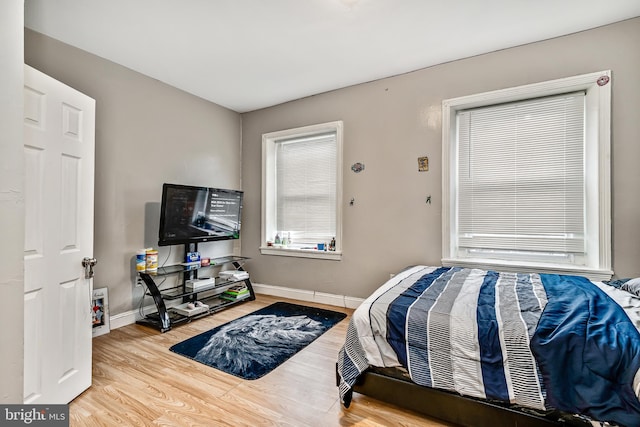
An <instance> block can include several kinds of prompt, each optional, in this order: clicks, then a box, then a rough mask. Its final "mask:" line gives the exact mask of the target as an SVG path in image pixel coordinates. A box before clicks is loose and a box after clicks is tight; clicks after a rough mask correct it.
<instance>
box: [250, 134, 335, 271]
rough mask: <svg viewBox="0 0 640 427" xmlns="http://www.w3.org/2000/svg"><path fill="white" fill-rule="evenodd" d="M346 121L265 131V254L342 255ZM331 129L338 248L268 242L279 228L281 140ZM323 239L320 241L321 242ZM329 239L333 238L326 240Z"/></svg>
mask: <svg viewBox="0 0 640 427" xmlns="http://www.w3.org/2000/svg"><path fill="white" fill-rule="evenodd" d="M343 127H344V126H343V122H342V121H333V122H327V123H321V124H316V125H310V126H303V127H298V128H293V129H286V130H281V131H276V132H269V133H265V134H263V135H262V206H261V207H262V209H261V228H260V235H261V237H260V253H261V254H262V255H279V256H291V257H299V258H317V259H328V260H341V259H342V186H343V177H342V175H343V174H342V164H343V160H342V159H343V153H342V151H343V150H342V147H343ZM328 132H335V134H336V212H335V215H336V218H335V221H336V236H335V239H336V248H335V251H318V250H316V249H305V248H304V247H296V246H295V245H294V246H289V245H288V246H286V247H279V248H276V247H273V246H267V241H269V240H271V239H273V236H274V235H275V233H276V232H277V231H279V230H277V229H276V224H275V218H276V209H277V207H276V195H275V188H276V169H275V168H276V165H275V157H276V145H277V143H278V142H279V141H282V140H290V139H292V138H302V137H309V136H314V135H319V134H325V133H328ZM318 243H320V242H318ZM326 243H329V242H326Z"/></svg>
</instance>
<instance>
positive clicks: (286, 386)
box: [69, 295, 450, 427]
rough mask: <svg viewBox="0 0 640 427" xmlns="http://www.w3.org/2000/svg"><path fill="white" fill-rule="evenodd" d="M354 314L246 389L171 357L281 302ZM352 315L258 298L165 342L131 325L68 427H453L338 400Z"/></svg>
mask: <svg viewBox="0 0 640 427" xmlns="http://www.w3.org/2000/svg"><path fill="white" fill-rule="evenodd" d="M276 301H289V302H294V303H296V302H297V303H301V304H305V305H313V306H317V307H322V308H326V309H330V310H336V311H342V312H344V313H347V314H348V315H349V317H347V318H346V319H345V320H343V321H342V322H340V323H338V324H337V325H336V326H334V327H333V328H332V329H330V330H329V331H328V332H326V333H325V334H324V335H322V336H321V337H320V338H318V339H317V340H316V341H314V342H313V343H312V344H311V345H309V346H307V347H306V348H305V349H303V350H302V351H300V352H299V353H297V354H296V355H295V356H293V357H292V358H291V359H289V360H288V361H286V362H285V363H284V364H282V365H281V366H280V367H278V368H276V369H275V370H274V371H272V372H270V373H269V374H267V375H266V376H264V377H262V378H260V379H258V380H253V381H247V380H242V379H239V378H236V377H234V376H232V375H229V374H226V373H224V372H221V371H218V370H216V369H214V368H210V367H208V366H205V365H203V364H200V363H198V362H195V361H192V360H190V359H187V358H186V357H183V356H180V355H177V354H175V353H173V352H171V351H169V347H170V346H172V345H173V344H176V343H178V342H180V341H182V340H185V339H187V338H190V337H192V336H194V335H197V334H199V333H201V332H205V331H207V330H209V329H211V328H214V327H216V326H219V325H221V324H223V323H226V322H228V321H230V320H233V319H235V318H238V317H240V316H243V315H245V314H248V313H250V312H253V311H255V310H258V309H260V308H262V307H266V306H267V305H269V304H271V303H273V302H276ZM352 312H353V310H350V309H341V308H336V307H333V306H328V305H322V304H314V303H307V302H299V301H294V300H287V299H284V298H274V297H270V296H265V295H258V298H257V299H256V300H255V301H250V302H245V303H242V304H238V305H236V306H233V307H230V308H229V309H227V310H224V311H221V312H219V313H216V314H214V315H213V316H209V317H206V318H202V319H199V320H197V321H194V322H192V323H189V324H187V325H183V326H179V327H177V328H175V329H172V330H171V331H169V332H167V333H164V334H161V333H159V332H158V331H155V330H153V329H151V328H147V327H144V326H140V325H129V326H125V327H123V328H119V329H115V330H112V331H111V332H110V333H109V334H107V335H102V336H100V337H96V338H94V340H93V385H92V386H91V387H90V388H89V389H88V390H87V391H85V392H84V393H83V394H81V395H80V396H78V397H77V398H76V399H75V400H74V401H73V402H71V404H70V405H69V411H70V425H71V426H115V425H118V426H179V427H182V426H234V427H238V426H292V427H293V426H295V427H303V426H310V427H315V426H318V427H331V426H358V427H365V426H430V427H436V426H438V427H442V426H450V425H449V424H444V423H441V422H438V421H435V420H431V419H428V418H425V417H423V416H421V415H418V414H416V413H412V412H410V411H405V410H402V409H399V408H397V407H395V406H393V405H387V404H385V403H383V402H379V401H376V400H374V399H371V398H369V397H366V396H363V395H360V394H357V393H354V397H353V402H352V404H351V407H350V408H349V409H344V408H343V407H342V405H341V404H340V402H339V400H338V390H337V387H336V384H335V362H336V359H337V354H338V351H339V349H340V347H341V346H342V343H343V341H344V337H345V335H346V330H347V325H348V322H349V319H350V315H351V313H352Z"/></svg>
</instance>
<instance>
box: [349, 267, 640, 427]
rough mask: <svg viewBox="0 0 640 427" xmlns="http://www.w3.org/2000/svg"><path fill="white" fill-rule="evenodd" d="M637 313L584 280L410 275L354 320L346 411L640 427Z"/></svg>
mask: <svg viewBox="0 0 640 427" xmlns="http://www.w3.org/2000/svg"><path fill="white" fill-rule="evenodd" d="M638 313H640V298H637V297H636V296H635V295H632V294H631V293H628V292H626V291H623V290H621V289H616V288H614V287H612V286H608V285H605V284H601V283H593V282H591V281H589V280H588V279H586V278H584V277H580V276H564V275H554V274H529V273H508V272H496V271H485V270H480V269H470V268H459V267H433V266H414V267H410V268H407V269H405V270H403V271H402V272H401V273H399V274H398V275H396V276H395V277H393V278H392V279H390V280H389V281H388V282H386V283H385V284H384V285H382V286H381V287H380V288H379V289H377V290H376V291H375V292H374V293H373V294H372V295H371V296H370V297H369V298H367V299H366V300H365V301H364V302H363V303H362V304H361V305H360V306H359V307H358V309H357V310H356V311H355V312H354V315H353V317H352V319H351V321H350V324H349V327H348V330H347V336H346V339H345V343H344V346H343V347H342V349H341V350H340V353H339V356H338V362H337V376H338V386H339V393H340V399H341V402H342V404H343V405H344V406H345V407H347V408H348V407H349V406H350V404H351V399H352V394H353V392H354V391H355V392H359V393H363V394H368V395H371V396H372V397H374V398H378V399H381V400H385V401H389V402H391V403H394V404H396V405H400V406H404V407H408V408H409V409H413V410H416V411H419V412H422V413H425V414H428V415H431V416H434V417H437V418H440V419H443V420H446V421H449V422H452V423H456V424H461V425H473V426H483V425H486V426H494V425H501V426H507V425H513V426H537V425H544V424H548V425H600V424H599V423H600V422H609V423H610V424H613V425H620V426H627V427H631V426H640V400H639V397H638V396H639V395H640V333H639V332H638V326H640V316H639V315H638ZM496 420H500V422H499V423H496Z"/></svg>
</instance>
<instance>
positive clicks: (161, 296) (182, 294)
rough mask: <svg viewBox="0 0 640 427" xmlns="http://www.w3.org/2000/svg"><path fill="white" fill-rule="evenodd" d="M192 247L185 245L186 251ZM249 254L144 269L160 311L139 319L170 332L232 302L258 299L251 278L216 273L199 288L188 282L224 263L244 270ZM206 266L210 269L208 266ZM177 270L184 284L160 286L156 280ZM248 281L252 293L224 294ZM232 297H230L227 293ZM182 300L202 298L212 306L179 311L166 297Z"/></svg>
mask: <svg viewBox="0 0 640 427" xmlns="http://www.w3.org/2000/svg"><path fill="white" fill-rule="evenodd" d="M187 251H188V249H187V248H185V253H186V252H187ZM248 259H249V258H247V257H241V256H234V255H230V256H225V257H219V258H212V259H211V263H210V265H208V266H201V265H200V264H195V265H182V264H178V265H170V266H166V267H158V271H154V272H140V273H138V274H139V275H140V278H141V279H142V280H143V281H144V283H145V284H146V285H147V294H146V295H148V296H151V297H152V298H153V302H154V303H155V305H156V309H157V312H155V313H150V314H147V315H146V316H145V317H144V318H142V319H140V320H138V321H137V322H136V323H138V324H140V325H145V326H151V327H153V328H155V329H158V330H159V331H160V332H167V331H169V330H171V328H172V327H173V326H177V325H180V324H183V323H188V322H190V321H192V320H194V319H198V318H201V317H204V316H208V315H210V314H213V313H215V312H217V311H220V310H222V309H224V308H227V307H229V306H231V305H234V304H237V303H240V302H244V301H252V300H255V299H256V296H255V292H254V291H253V286H252V285H251V280H250V279H249V278H244V279H240V280H236V279H234V278H220V277H215V278H214V277H212V279H213V281H212V283H210V284H207V285H206V286H203V287H198V288H196V289H190V288H188V287H187V286H186V283H187V280H192V279H197V277H198V272H202V271H203V270H204V271H207V272H208V273H209V274H212V273H213V272H214V271H215V269H216V267H224V266H225V265H232V266H233V269H234V270H236V271H237V272H244V271H245V270H244V269H243V264H244V263H245V262H246V261H247V260H248ZM205 269H206V270H205ZM175 274H182V279H181V284H179V285H177V286H173V287H169V288H163V289H159V288H158V285H157V284H156V280H155V279H157V278H159V277H165V276H170V275H175ZM240 284H244V286H246V288H247V290H248V293H246V294H244V295H242V296H238V297H237V298H236V299H225V298H222V297H221V295H222V296H223V295H224V294H223V292H225V291H227V290H228V289H229V288H231V287H233V286H236V285H240ZM227 298H228V297H227ZM175 300H179V301H181V303H182V305H185V304H188V303H195V302H196V301H200V302H202V303H204V304H206V305H208V308H207V309H205V310H204V311H198V312H197V313H196V314H193V315H191V314H184V313H179V312H178V310H177V309H176V308H167V306H166V305H165V301H167V302H168V301H175Z"/></svg>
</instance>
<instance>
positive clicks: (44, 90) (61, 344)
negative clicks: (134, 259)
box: [24, 66, 95, 404]
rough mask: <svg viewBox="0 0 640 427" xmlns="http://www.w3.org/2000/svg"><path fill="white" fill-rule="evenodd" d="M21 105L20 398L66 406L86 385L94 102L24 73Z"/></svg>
mask: <svg viewBox="0 0 640 427" xmlns="http://www.w3.org/2000/svg"><path fill="white" fill-rule="evenodd" d="M24 103H25V106H24V110H25V119H24V135H25V149H24V158H25V173H26V183H25V219H26V223H25V252H24V259H25V372H24V378H25V380H24V382H25V394H24V399H25V403H31V404H55V403H68V402H69V401H71V400H72V399H73V398H74V397H76V396H77V395H78V394H80V393H81V392H82V391H84V390H85V389H86V388H88V387H89V386H90V385H91V344H92V343H91V340H92V334H91V292H92V286H93V283H92V280H91V279H85V277H84V268H83V267H82V264H81V263H82V259H83V258H84V257H92V256H93V184H94V177H93V173H94V150H95V148H94V129H95V123H94V120H95V101H94V100H93V99H91V98H89V97H87V96H86V95H83V94H82V93H80V92H78V91H76V90H75V89H72V88H70V87H68V86H66V85H64V84H62V83H60V82H58V81H56V80H54V79H52V78H51V77H48V76H46V75H45V74H42V73H41V72H39V71H37V70H35V69H33V68H31V67H28V66H25V91H24ZM27 349H29V350H28V351H27Z"/></svg>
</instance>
